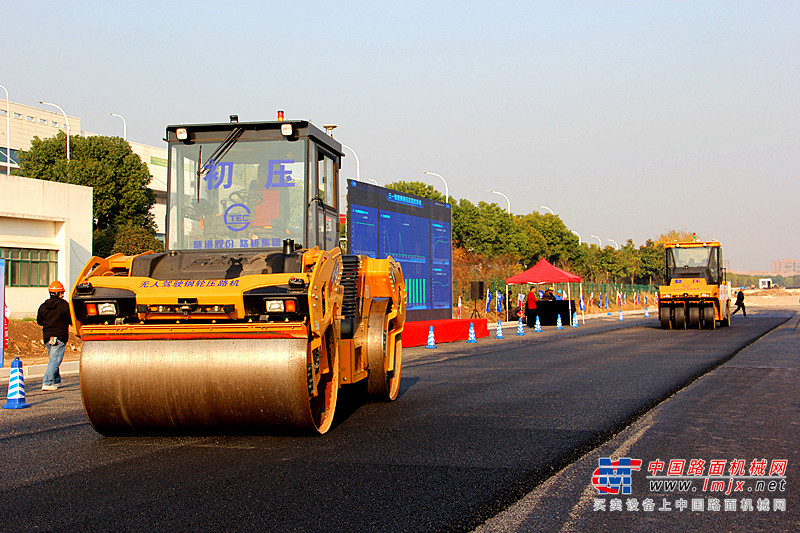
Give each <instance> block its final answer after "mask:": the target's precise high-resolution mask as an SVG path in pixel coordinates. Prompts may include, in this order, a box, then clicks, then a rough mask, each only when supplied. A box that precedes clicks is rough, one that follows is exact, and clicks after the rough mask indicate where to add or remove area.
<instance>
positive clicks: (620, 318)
mask: <svg viewBox="0 0 800 533" xmlns="http://www.w3.org/2000/svg"><path fill="white" fill-rule="evenodd" d="M623 320H625V319H624V318H622V309H620V310H619V321H620V322H622V321H623Z"/></svg>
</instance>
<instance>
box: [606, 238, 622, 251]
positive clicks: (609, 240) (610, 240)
mask: <svg viewBox="0 0 800 533" xmlns="http://www.w3.org/2000/svg"><path fill="white" fill-rule="evenodd" d="M606 240H607V241H608V242H613V243H614V247H615V248H616V249H617V250H619V244H617V241H615V240H614V239H606Z"/></svg>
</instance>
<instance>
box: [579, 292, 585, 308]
mask: <svg viewBox="0 0 800 533" xmlns="http://www.w3.org/2000/svg"><path fill="white" fill-rule="evenodd" d="M580 307H581V311H586V306H585V305H584V304H583V293H581V303H580Z"/></svg>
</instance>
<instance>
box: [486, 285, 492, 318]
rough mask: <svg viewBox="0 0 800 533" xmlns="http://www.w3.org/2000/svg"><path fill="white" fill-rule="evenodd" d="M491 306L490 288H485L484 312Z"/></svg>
mask: <svg viewBox="0 0 800 533" xmlns="http://www.w3.org/2000/svg"><path fill="white" fill-rule="evenodd" d="M491 308H492V290H491V289H486V312H487V313H488V312H489V310H491Z"/></svg>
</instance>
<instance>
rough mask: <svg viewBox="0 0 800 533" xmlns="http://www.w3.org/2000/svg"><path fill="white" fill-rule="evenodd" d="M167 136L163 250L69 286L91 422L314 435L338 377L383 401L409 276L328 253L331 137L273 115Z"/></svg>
mask: <svg viewBox="0 0 800 533" xmlns="http://www.w3.org/2000/svg"><path fill="white" fill-rule="evenodd" d="M166 141H167V143H168V145H169V163H168V165H169V171H168V186H167V198H168V204H167V234H166V247H167V252H166V253H161V254H155V253H152V252H147V253H144V254H140V255H136V256H123V255H121V254H117V255H113V256H111V257H108V258H100V257H93V258H92V259H91V260H90V261H89V263H88V264H87V265H86V266H85V267H84V269H83V271H82V272H81V274H80V275H79V277H78V279H77V281H76V284H75V286H74V287H73V290H72V292H71V294H70V305H71V312H72V318H73V323H74V324H75V326H76V330H77V332H78V334H79V335H80V336H81V337H82V339H83V341H84V343H83V353H82V356H81V394H82V396H83V403H84V409H85V411H86V414H87V416H88V418H89V420H90V422H91V423H92V425H93V426H94V427H95V429H97V430H98V431H99V432H101V433H104V434H126V433H141V432H171V431H176V430H177V431H185V430H198V429H199V430H212V431H218V430H219V429H220V428H227V427H235V428H243V427H245V428H272V427H279V428H295V429H297V428H299V429H308V430H311V431H312V432H317V433H325V432H326V431H327V430H328V429H329V428H330V425H331V422H332V420H333V415H334V410H335V407H336V400H337V395H338V389H339V387H340V386H341V385H349V384H359V385H357V386H360V387H361V389H363V391H364V393H365V394H366V395H368V396H370V397H372V398H378V399H383V400H394V399H395V398H396V397H397V393H398V390H399V383H400V371H401V365H402V343H401V340H400V336H401V333H402V330H403V325H404V322H405V314H406V288H405V283H404V280H403V274H402V271H401V268H400V265H399V263H396V262H395V261H394V260H393V259H392V258H391V257H388V258H385V259H374V258H370V257H366V256H346V255H344V256H343V255H342V253H341V251H340V249H339V248H338V247H337V245H338V240H339V220H338V200H339V196H338V193H337V191H338V170H339V163H340V159H341V157H342V155H343V154H342V146H341V144H340V143H338V142H337V141H336V140H334V139H333V138H332V137H330V136H328V135H326V134H325V133H323V132H322V131H321V130H319V129H318V128H316V127H315V126H314V125H312V124H311V123H309V122H307V121H282V120H281V121H276V122H252V123H238V122H233V121H232V122H231V123H223V124H199V125H178V126H169V127H168V128H167V138H166Z"/></svg>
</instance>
